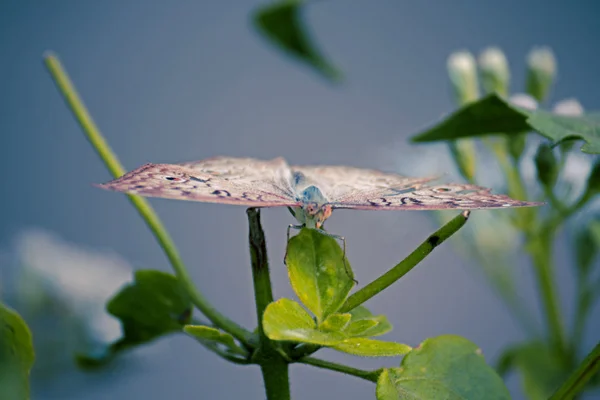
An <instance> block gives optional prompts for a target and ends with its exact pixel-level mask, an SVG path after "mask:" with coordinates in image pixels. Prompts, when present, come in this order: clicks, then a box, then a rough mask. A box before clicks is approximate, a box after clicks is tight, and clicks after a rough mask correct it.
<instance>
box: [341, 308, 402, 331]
mask: <svg viewBox="0 0 600 400" xmlns="http://www.w3.org/2000/svg"><path fill="white" fill-rule="evenodd" d="M350 314H352V319H351V320H350V323H349V324H348V327H347V328H346V329H345V330H344V332H345V333H347V334H348V336H351V337H372V336H380V335H383V334H384V333H387V332H389V331H391V330H392V324H390V322H389V321H388V319H387V317H386V316H385V315H373V314H371V312H370V311H369V310H368V309H367V308H366V307H364V306H358V307H356V308H355V309H353V310H352V311H350Z"/></svg>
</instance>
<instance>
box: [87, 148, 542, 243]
mask: <svg viewBox="0 0 600 400" xmlns="http://www.w3.org/2000/svg"><path fill="white" fill-rule="evenodd" d="M433 179H435V178H433V177H431V178H409V177H405V176H401V175H397V174H393V173H385V172H381V171H376V170H370V169H361V168H353V167H344V166H289V165H288V164H287V162H286V161H285V160H284V159H283V158H281V157H279V158H275V159H273V160H269V161H265V160H257V159H253V158H234V157H214V158H209V159H206V160H203V161H194V162H184V163H180V164H145V165H143V166H141V167H139V168H137V169H135V170H133V171H131V172H128V173H126V174H125V175H123V176H122V177H120V178H118V179H115V180H113V181H110V182H108V183H105V184H101V185H98V186H99V187H101V188H104V189H109V190H114V191H119V192H126V193H130V194H135V195H140V196H147V197H162V198H168V199H176V200H192V201H200V202H207V203H223V204H236V205H241V206H246V207H288V208H289V209H290V211H291V212H292V214H293V215H294V217H295V218H296V219H297V220H298V222H299V223H300V226H296V228H300V227H307V228H312V229H319V230H320V229H321V227H322V225H323V222H324V221H325V220H326V219H327V218H329V216H331V213H332V211H333V209H336V208H347V209H358V210H445V209H459V210H475V209H493V208H507V207H527V206H538V205H542V204H543V203H534V202H525V201H520V200H514V199H511V198H510V197H508V196H506V195H498V194H492V193H491V192H490V189H486V188H483V187H480V186H475V185H469V184H446V185H427V182H430V181H432V180H433ZM329 236H334V237H336V236H335V235H329Z"/></svg>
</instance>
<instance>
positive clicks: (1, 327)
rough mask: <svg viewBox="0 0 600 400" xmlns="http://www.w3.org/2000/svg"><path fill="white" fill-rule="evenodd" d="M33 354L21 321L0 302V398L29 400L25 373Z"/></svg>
mask: <svg viewBox="0 0 600 400" xmlns="http://www.w3.org/2000/svg"><path fill="white" fill-rule="evenodd" d="M34 360H35V355H34V352H33V342H32V339H31V332H30V331H29V327H28V326H27V324H26V323H25V321H23V318H21V316H20V315H19V314H18V313H17V312H16V311H14V310H13V309H11V308H9V307H7V306H6V305H4V304H2V303H0V397H1V398H3V399H4V398H6V399H15V400H26V399H29V372H30V370H31V367H32V366H33V362H34Z"/></svg>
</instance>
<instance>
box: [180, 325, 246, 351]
mask: <svg viewBox="0 0 600 400" xmlns="http://www.w3.org/2000/svg"><path fill="white" fill-rule="evenodd" d="M183 331H184V332H185V333H187V334H188V335H190V336H193V337H195V338H196V339H198V340H200V341H209V342H214V343H219V344H222V345H224V346H225V347H227V348H229V349H240V350H242V351H243V349H241V348H240V347H239V346H238V345H237V344H235V340H234V339H233V336H231V335H230V334H229V333H227V332H222V331H220V330H218V329H216V328H213V327H210V326H204V325H186V326H184V327H183Z"/></svg>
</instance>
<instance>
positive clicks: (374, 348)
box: [331, 338, 411, 357]
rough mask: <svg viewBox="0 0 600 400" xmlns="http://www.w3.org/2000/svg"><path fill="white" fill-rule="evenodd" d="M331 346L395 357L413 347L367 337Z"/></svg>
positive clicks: (354, 351) (359, 352)
mask: <svg viewBox="0 0 600 400" xmlns="http://www.w3.org/2000/svg"><path fill="white" fill-rule="evenodd" d="M331 348H333V349H335V350H338V351H342V352H344V353H349V354H354V355H356V356H363V357H394V356H401V355H404V354H406V353H408V352H409V351H411V347H410V346H408V345H406V344H402V343H394V342H384V341H382V340H375V339H367V338H350V339H346V340H344V341H342V342H340V343H338V344H336V345H333V346H331Z"/></svg>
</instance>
